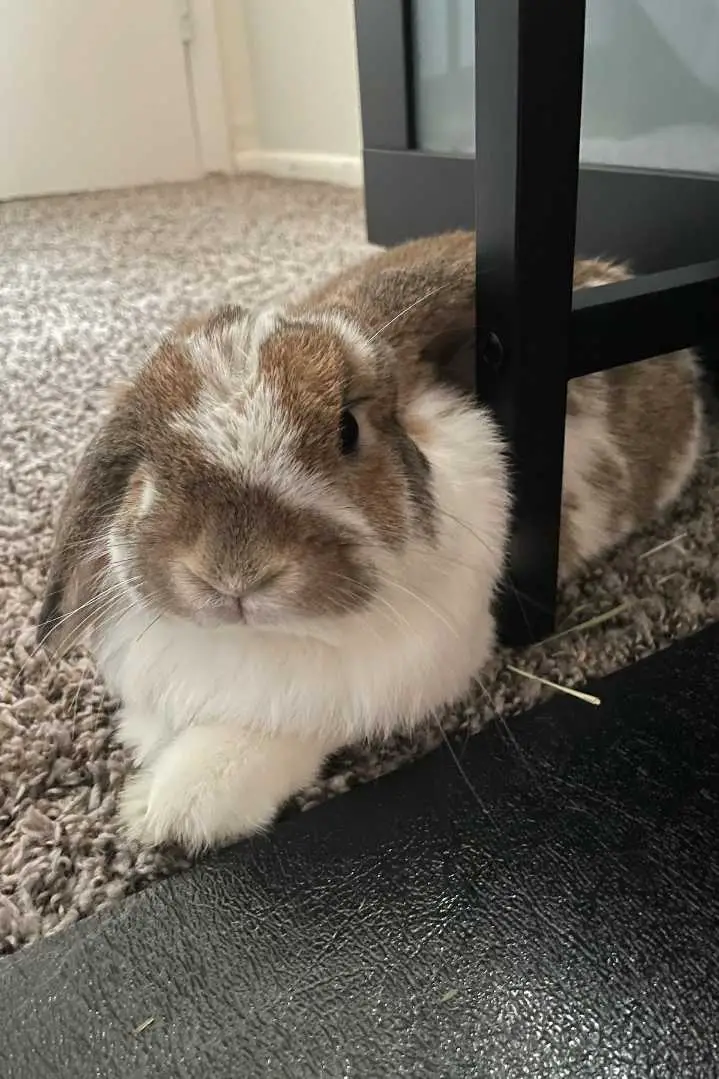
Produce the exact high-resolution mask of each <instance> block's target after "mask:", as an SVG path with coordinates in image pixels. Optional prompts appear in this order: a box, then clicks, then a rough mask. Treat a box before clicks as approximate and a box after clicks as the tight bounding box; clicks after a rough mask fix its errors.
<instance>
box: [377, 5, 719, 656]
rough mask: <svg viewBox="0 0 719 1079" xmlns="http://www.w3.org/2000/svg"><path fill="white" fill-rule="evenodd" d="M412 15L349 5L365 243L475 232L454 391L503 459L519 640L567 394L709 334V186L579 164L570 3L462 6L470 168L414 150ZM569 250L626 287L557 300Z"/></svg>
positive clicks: (548, 614) (541, 576) (542, 590)
mask: <svg viewBox="0 0 719 1079" xmlns="http://www.w3.org/2000/svg"><path fill="white" fill-rule="evenodd" d="M419 2H422V0H419ZM411 3H412V0H356V18H357V38H358V50H359V68H360V87H361V97H362V118H363V132H364V144H365V152H364V164H365V199H366V207H367V219H368V231H369V237H370V240H372V241H373V242H376V243H380V244H386V245H391V244H394V243H399V242H401V241H403V240H406V239H409V238H412V237H416V236H421V235H429V234H433V233H437V232H441V231H444V230H446V229H451V228H472V227H476V230H477V236H478V267H477V271H478V275H479V277H480V278H481V287H480V289H479V290H478V292H479V310H478V326H479V327H480V328H481V331H482V333H481V335H480V337H479V345H478V348H477V352H476V357H475V360H474V370H473V371H471V372H468V373H466V376H464V377H463V378H462V381H463V383H464V384H467V377H468V378H469V380H470V384H474V386H475V388H476V391H477V393H478V394H479V395H480V396H481V397H482V399H483V400H485V401H489V402H490V403H491V404H492V405H493V407H495V409H496V410H497V412H498V415H499V416H500V419H501V420H502V422H503V424H504V425H505V429H506V431H507V434H508V437H509V440H510V444H511V446H512V449H513V454H514V473H515V477H516V480H515V507H516V508H515V527H514V539H513V548H512V557H511V584H512V586H513V587H511V588H509V589H507V601H506V608H505V613H504V618H503V623H504V636H505V637H506V638H507V639H509V640H511V641H512V642H514V643H525V642H529V641H533V640H537V639H540V638H541V637H543V636H545V635H546V634H548V633H550V632H551V631H552V629H553V625H554V607H555V592H556V575H557V555H558V538H559V508H560V497H561V484H562V455H563V447H564V414H565V403H566V386H567V380H568V379H570V378H573V377H575V376H578V375H584V374H588V373H590V372H592V371H599V370H603V369H606V368H609V367H613V366H618V365H620V364H624V363H629V362H634V361H637V360H641V359H645V358H647V357H649V356H652V355H657V354H661V353H667V352H671V351H674V350H675V349H679V348H684V347H693V346H701V345H703V344H704V343H705V342H708V341H712V340H713V339H714V338H715V337H716V335H717V334H719V181H718V180H715V179H713V178H700V177H695V176H688V175H678V174H672V173H659V172H655V173H652V172H646V171H641V170H619V169H601V168H580V166H579V134H580V121H581V103H582V75H583V58H584V25H585V3H584V2H583V0H575V2H573V3H571V4H567V3H565V2H564V0H542V3H541V4H540V3H537V2H536V0H476V23H475V28H476V125H477V143H476V144H477V155H476V159H475V160H473V159H472V158H469V157H461V156H450V155H441V154H432V153H426V152H423V151H422V150H420V149H418V148H417V139H416V131H415V121H414V95H413V60H412V20H411V15H412V7H411ZM559 30H561V32H559ZM575 252H576V253H577V254H579V255H581V256H585V257H586V256H592V255H600V254H605V255H606V254H609V255H611V256H612V257H616V258H622V259H629V260H630V261H631V263H632V264H633V266H634V268H635V270H637V271H638V273H640V274H641V276H638V277H637V278H635V279H634V280H632V281H629V282H626V283H623V284H619V285H612V286H607V287H605V288H601V289H591V290H584V291H578V292H576V293H573V291H572V262H573V258H574V255H575ZM498 360H499V362H498ZM469 362H470V363H471V362H472V361H471V359H470V361H469Z"/></svg>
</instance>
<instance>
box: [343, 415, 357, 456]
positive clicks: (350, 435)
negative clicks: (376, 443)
mask: <svg viewBox="0 0 719 1079" xmlns="http://www.w3.org/2000/svg"><path fill="white" fill-rule="evenodd" d="M358 442H359V424H358V423H357V420H356V419H355V417H354V414H353V413H352V412H350V410H349V409H348V408H343V409H342V413H341V415H340V446H341V448H342V453H343V454H344V456H345V457H347V456H348V455H349V454H350V453H354V451H355V450H356V449H357V443H358Z"/></svg>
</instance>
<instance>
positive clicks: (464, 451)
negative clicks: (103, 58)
mask: <svg viewBox="0 0 719 1079" xmlns="http://www.w3.org/2000/svg"><path fill="white" fill-rule="evenodd" d="M577 272H578V275H579V278H580V281H579V282H578V283H587V284H591V283H602V281H603V279H605V278H607V277H611V276H612V275H616V274H618V273H622V271H621V270H618V269H617V268H613V267H610V266H608V265H606V264H603V263H592V264H579V265H578V271H577ZM582 275H585V276H586V275H589V277H588V279H586V280H585V281H582ZM592 278H599V279H602V281H600V280H592ZM474 281H475V258H474V242H473V237H471V236H469V235H468V234H467V235H465V234H453V235H448V236H444V237H438V238H436V239H433V240H425V241H417V242H416V243H414V244H408V245H405V246H404V247H401V248H398V249H395V250H394V251H390V252H387V253H383V254H380V255H378V256H376V257H375V258H373V259H370V260H368V262H367V263H366V264H363V265H362V266H360V267H355V268H353V269H350V270H348V271H346V272H345V273H344V274H342V275H340V276H339V277H337V278H335V279H334V280H333V281H331V282H329V283H328V284H327V285H325V286H323V287H322V288H320V289H318V290H317V291H316V292H315V293H314V294H313V295H312V296H310V297H309V298H308V299H307V300H306V301H305V302H303V303H302V304H300V305H296V306H294V307H293V308H288V309H286V310H284V311H280V312H270V313H263V314H260V315H258V316H254V317H253V316H251V315H248V314H247V313H245V312H243V311H241V310H239V309H228V310H227V311H224V312H222V313H220V314H218V315H216V316H213V317H211V318H210V319H209V320H206V321H204V322H202V321H201V322H200V323H195V324H193V325H191V326H188V327H187V328H185V329H184V330H183V331H182V332H180V333H178V334H177V335H176V336H175V337H173V338H171V339H168V341H167V342H165V344H164V345H163V346H162V348H161V349H160V350H159V351H158V353H157V354H156V355H155V356H154V357H153V358H152V359H151V360H150V361H149V362H148V363H147V364H146V365H145V367H144V368H143V369H142V370H141V372H140V373H139V374H138V376H137V379H136V380H135V382H134V383H133V384H132V385H131V386H130V387H128V388H127V389H126V390H125V391H124V393H123V395H122V396H121V398H120V399H119V401H118V403H117V404H116V406H115V409H114V411H113V413H112V414H111V416H110V418H109V420H108V421H107V423H106V425H105V427H104V428H103V430H102V431H101V432H100V434H99V435H98V438H97V439H96V440H95V442H94V443H93V445H92V446H91V447H90V449H89V450H88V453H87V455H86V457H85V459H84V461H83V463H82V464H81V466H80V469H79V471H78V473H77V476H76V479H75V482H74V485H73V487H72V488H71V492H70V495H69V497H68V501H67V504H66V507H65V510H64V513H63V517H62V520H61V524H60V528H59V532H58V539H57V543H56V549H55V554H54V559H53V566H52V571H51V580H50V585H49V589H48V596H47V600H46V604H45V609H44V611H43V616H42V617H43V622H44V623H47V625H46V627H45V633H44V635H47V633H52V634H54V635H56V636H59V635H64V636H65V637H66V638H67V637H68V636H69V635H70V634H71V633H72V632H73V630H74V628H75V627H76V626H77V624H78V623H79V624H80V625H82V622H83V620H84V619H87V618H88V617H89V619H90V621H91V623H92V635H91V637H92V646H93V649H94V651H95V654H96V656H97V658H98V660H99V663H100V666H101V668H102V670H103V672H104V674H105V677H106V678H107V680H108V682H109V684H110V686H111V688H112V689H113V690H114V691H115V692H116V693H117V694H118V695H119V696H120V698H121V699H122V711H121V713H120V717H119V734H120V737H121V738H122V739H123V741H124V742H126V743H127V744H128V745H130V746H131V747H132V749H133V751H134V754H135V759H136V762H137V764H138V765H139V769H138V771H137V773H136V775H135V776H134V777H133V778H132V779H131V780H130V782H129V784H128V787H127V790H126V794H125V798H124V804H123V814H124V817H125V820H126V823H127V824H128V826H129V828H130V831H131V833H132V834H133V835H135V836H136V837H137V838H139V839H141V840H142V841H144V842H150V843H156V842H162V841H165V840H168V839H177V840H179V841H181V842H182V843H184V844H185V845H186V846H188V847H189V848H197V847H199V846H202V845H204V844H208V843H216V842H221V841H225V840H228V839H231V838H234V837H236V836H238V835H241V834H246V833H249V832H252V831H254V830H256V829H257V828H261V827H263V826H265V825H266V824H268V823H269V822H270V821H271V819H272V817H273V816H274V814H275V813H276V811H277V809H278V807H279V806H280V804H281V803H282V802H283V801H284V800H285V799H286V798H287V797H289V796H290V795H291V794H292V793H294V792H295V791H297V790H298V789H299V788H300V787H302V786H303V785H305V784H307V783H309V782H310V781H311V780H312V778H313V777H314V776H315V775H316V774H317V772H318V770H319V768H320V766H321V764H322V761H323V760H324V758H325V757H326V755H327V754H328V753H330V752H332V751H333V750H335V749H337V748H339V747H340V746H341V745H343V744H346V743H348V742H351V741H353V740H356V739H360V738H364V737H369V736H372V735H378V734H379V735H382V734H386V733H387V732H388V731H390V730H391V729H392V728H394V727H396V726H399V725H402V724H404V725H405V726H411V725H413V724H415V723H416V722H418V721H420V720H421V719H422V718H423V717H424V716H425V715H427V714H428V713H430V712H432V711H433V710H435V709H437V708H438V707H439V706H441V705H442V704H444V703H446V702H448V701H451V700H452V699H454V698H456V697H458V696H460V695H461V694H462V693H464V692H465V691H466V689H467V688H468V686H469V684H470V681H471V678H472V675H473V674H474V673H475V672H477V671H478V670H479V668H480V667H481V666H482V664H483V663H484V662H485V661H486V659H487V657H488V655H489V654H490V651H491V649H492V646H493V641H494V621H493V616H492V610H491V607H492V600H493V597H494V594H495V592H496V588H497V585H498V583H499V580H500V578H501V575H502V570H503V564H504V558H505V552H506V549H507V539H508V535H507V533H508V517H509V508H510V492H509V482H508V473H507V468H506V465H505V454H504V448H503V446H502V441H501V437H500V435H499V432H498V430H497V428H496V425H495V422H494V420H493V419H492V417H491V415H489V413H488V412H487V411H486V410H484V409H482V408H478V407H473V406H472V405H471V404H469V403H468V402H467V401H466V400H465V399H464V398H463V397H462V395H461V394H460V393H459V392H458V391H455V390H453V389H451V388H448V387H445V386H442V385H441V383H440V381H439V379H438V378H437V373H436V370H437V364H438V362H440V361H441V354H442V351H443V349H445V348H446V347H447V343H448V341H450V340H451V338H452V337H453V335H454V334H456V332H457V331H458V330H460V331H462V330H467V329H470V328H471V327H472V324H473V320H474V305H475V285H474ZM670 432H671V439H672V441H671V443H670V442H669V439H668V435H669V433H670ZM700 433H701V410H700V407H699V404H698V392H697V388H696V372H695V370H694V361H693V359H692V358H691V357H689V356H687V357H681V358H678V359H672V360H655V361H649V362H648V363H646V364H643V365H641V366H637V367H635V368H626V369H622V370H619V371H613V372H609V373H607V374H602V375H595V376H590V378H587V379H582V380H580V381H578V382H577V383H576V384H572V385H571V386H570V390H569V404H568V416H567V439H566V456H565V486H564V506H563V524H562V563H563V564H562V571H563V572H568V571H569V570H571V569H572V568H573V567H574V566H576V565H577V564H578V562H580V561H581V560H583V559H586V558H591V557H593V556H594V555H595V554H597V553H599V552H600V551H601V550H603V549H604V548H605V547H607V546H608V545H609V544H611V543H612V542H616V540H617V539H618V538H619V537H620V536H621V535H622V534H624V533H626V532H627V531H629V530H630V529H631V528H634V527H636V526H637V524H639V523H641V521H642V520H643V518H644V516H646V515H647V514H648V513H650V512H652V511H653V510H654V509H656V508H659V507H660V506H662V505H663V504H666V502H668V501H670V500H671V498H673V497H674V496H675V495H676V494H677V493H678V491H679V490H680V488H681V486H682V485H683V483H684V481H685V480H686V478H687V476H688V475H689V474H690V473H691V470H692V468H693V464H694V461H695V458H696V454H697V447H698V442H699V438H700ZM88 612H89V613H88Z"/></svg>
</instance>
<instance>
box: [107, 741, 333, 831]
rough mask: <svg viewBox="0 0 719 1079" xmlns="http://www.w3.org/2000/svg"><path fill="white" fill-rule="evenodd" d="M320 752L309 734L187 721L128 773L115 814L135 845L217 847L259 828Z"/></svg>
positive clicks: (311, 772)
mask: <svg viewBox="0 0 719 1079" xmlns="http://www.w3.org/2000/svg"><path fill="white" fill-rule="evenodd" d="M326 752H327V749H326V747H325V746H324V745H323V744H320V743H319V742H317V741H315V740H310V739H298V738H294V737H274V736H273V737H270V736H261V735H256V734H252V733H248V732H245V731H239V732H238V731H233V730H231V729H228V728H226V727H219V726H213V727H210V726H208V727H191V728H189V729H188V730H185V731H183V732H182V733H181V734H180V735H178V737H177V738H176V739H175V740H174V742H172V743H171V744H170V745H169V746H167V748H166V749H164V750H163V751H162V752H161V753H160V754H159V756H158V757H156V758H155V759H154V760H153V761H152V762H151V763H148V764H146V765H144V766H143V767H141V768H140V770H139V771H138V772H137V773H136V774H135V775H133V776H131V777H130V779H129V780H128V782H127V784H126V787H125V790H124V792H123V794H122V800H121V806H120V816H121V819H122V822H123V824H124V826H125V829H126V831H127V834H128V835H129V836H130V838H131V839H134V840H137V841H138V842H140V843H142V844H143V845H147V846H156V845H159V844H162V843H168V842H176V843H180V844H181V845H182V846H183V847H184V848H185V849H186V850H188V851H190V852H196V851H198V850H201V849H203V848H205V847H210V846H218V845H221V844H223V843H227V842H230V841H231V840H233V839H238V838H240V836H244V835H250V834H251V833H252V832H257V831H259V830H261V829H262V828H265V827H267V825H268V824H270V823H271V821H272V820H273V818H274V816H275V815H276V813H277V811H278V809H279V808H280V806H281V805H282V803H283V802H284V801H286V800H287V798H289V797H290V795H292V794H294V793H295V792H296V791H298V790H300V789H301V788H302V787H303V786H305V785H306V784H307V783H309V782H310V781H311V780H312V778H313V777H314V776H315V775H316V773H317V771H318V770H319V767H320V765H321V763H322V760H323V758H324V756H325V753H326Z"/></svg>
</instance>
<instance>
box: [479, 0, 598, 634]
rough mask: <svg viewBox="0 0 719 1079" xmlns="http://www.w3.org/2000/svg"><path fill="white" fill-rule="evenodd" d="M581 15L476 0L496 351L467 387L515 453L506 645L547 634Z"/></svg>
mask: <svg viewBox="0 0 719 1079" xmlns="http://www.w3.org/2000/svg"><path fill="white" fill-rule="evenodd" d="M584 6H585V5H584V0H573V2H572V3H569V4H568V3H566V0H542V2H541V3H537V0H477V2H476V124H477V160H476V227H477V249H478V267H477V271H478V296H479V299H478V306H479V309H478V325H479V327H480V331H484V332H487V331H492V332H493V334H495V335H496V337H497V338H499V341H500V342H501V348H502V353H503V362H502V363H501V365H500V366H499V370H498V371H496V370H495V371H494V372H490V371H489V370H487V369H484V366H483V363H482V358H481V356H480V357H479V364H478V366H479V370H478V385H479V387H480V392H481V393H483V394H487V395H489V397H490V398H491V401H492V403H493V404H494V406H495V408H496V409H497V411H498V414H499V416H500V419H501V421H502V423H503V425H504V427H505V430H506V433H507V436H508V438H509V441H510V445H511V447H512V453H513V462H512V463H513V473H514V494H515V499H516V503H515V505H516V508H515V520H514V536H513V542H512V550H511V562H510V567H509V579H508V587H507V590H506V601H505V604H504V610H503V617H502V630H503V632H502V635H503V637H504V638H505V639H506V640H510V641H511V642H512V643H527V642H529V641H533V640H537V639H539V638H541V637H542V636H545V635H546V634H547V633H549V632H551V630H552V627H553V623H554V604H555V592H556V575H557V556H558V541H559V515H560V500H561V483H562V455H563V448H564V419H565V407H566V383H567V374H568V371H569V344H570V319H571V305H572V264H573V258H574V235H575V224H576V204H577V179H578V166H579V131H580V117H581V98H582V70H583V57H584ZM495 352H496V343H495Z"/></svg>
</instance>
